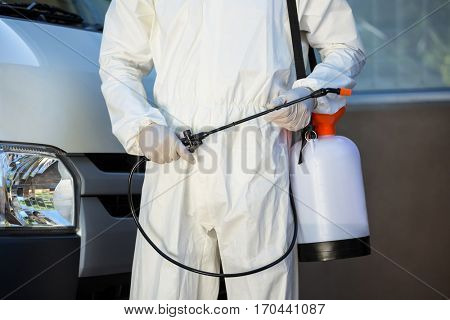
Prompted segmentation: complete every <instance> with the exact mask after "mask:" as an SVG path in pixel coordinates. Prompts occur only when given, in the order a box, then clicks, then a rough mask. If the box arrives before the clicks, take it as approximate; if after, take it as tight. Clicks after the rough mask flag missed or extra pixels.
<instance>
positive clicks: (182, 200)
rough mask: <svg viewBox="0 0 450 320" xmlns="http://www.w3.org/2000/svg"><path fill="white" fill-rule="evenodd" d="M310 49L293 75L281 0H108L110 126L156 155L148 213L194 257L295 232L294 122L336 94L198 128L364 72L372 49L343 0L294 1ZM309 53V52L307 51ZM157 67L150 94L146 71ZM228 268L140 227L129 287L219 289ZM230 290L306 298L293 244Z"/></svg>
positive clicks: (258, 254) (273, 247)
mask: <svg viewBox="0 0 450 320" xmlns="http://www.w3.org/2000/svg"><path fill="white" fill-rule="evenodd" d="M297 10H298V17H299V21H300V27H301V30H302V31H301V39H302V47H303V52H304V53H305V54H304V56H307V55H306V53H307V52H308V46H309V45H311V46H312V47H314V48H317V49H318V50H319V53H320V55H321V58H322V62H321V63H319V64H318V65H317V66H316V67H315V69H314V71H313V72H312V73H311V74H310V75H309V76H308V77H307V78H305V79H300V80H296V73H295V64H294V59H293V50H292V40H291V34H290V27H289V19H288V11H287V5H286V0H112V2H111V5H110V8H109V10H108V13H107V15H106V21H105V28H104V32H103V42H102V46H101V52H100V65H101V70H100V75H101V79H102V82H103V84H102V92H103V94H104V96H105V100H106V103H107V106H108V110H109V114H110V117H111V122H112V130H113V133H114V135H115V136H116V137H117V138H118V139H119V141H120V142H121V144H122V145H123V146H124V148H125V150H126V151H127V152H128V153H129V154H133V155H144V156H146V157H147V158H148V159H149V160H150V161H149V162H147V166H146V174H145V180H144V186H143V190H142V201H141V207H140V217H139V220H140V223H141V224H142V225H143V227H144V229H145V231H146V232H147V233H148V234H149V236H150V237H151V238H152V239H153V240H154V241H155V242H156V244H157V245H158V246H159V247H160V248H161V250H163V251H164V252H165V253H167V254H168V255H170V256H171V257H172V258H174V259H175V260H177V261H180V262H182V263H183V264H186V265H188V266H191V267H194V268H197V269H201V270H205V271H210V272H219V270H220V264H221V263H222V267H223V272H225V273H235V272H243V271H247V270H251V269H255V268H257V267H260V266H262V265H265V264H267V263H270V262H272V261H273V260H275V259H277V258H278V257H280V256H281V255H282V254H283V253H284V252H285V250H286V249H287V247H288V245H289V243H290V241H291V238H292V233H293V222H292V221H293V220H292V216H291V208H290V201H289V165H288V159H289V147H290V142H291V131H297V130H299V129H301V128H303V127H304V126H305V125H307V124H308V122H309V119H310V114H311V111H312V110H313V109H314V112H318V113H335V112H336V111H337V110H339V108H341V107H343V106H344V105H345V103H346V101H345V99H344V98H343V97H340V96H337V95H334V94H330V95H328V96H326V97H321V98H318V99H317V100H308V101H305V102H303V103H298V104H296V105H294V106H292V107H290V108H286V109H283V110H278V111H276V112H273V113H271V114H270V115H268V116H266V117H265V118H258V119H255V120H252V121H251V122H247V123H245V124H244V125H241V126H238V127H234V128H233V129H230V130H226V131H223V132H220V133H217V134H215V135H213V136H211V137H209V138H207V139H205V141H204V144H203V145H202V146H200V148H198V149H197V150H196V151H195V152H194V153H190V152H189V151H188V150H187V149H186V148H185V147H184V145H183V144H182V143H181V141H180V140H179V138H178V137H179V136H180V133H181V132H182V131H183V130H185V129H191V130H192V132H194V133H198V132H201V131H205V130H207V129H210V128H213V127H218V126H221V125H225V124H228V123H230V122H232V121H236V120H239V119H241V118H243V117H245V116H249V115H252V114H255V113H257V112H260V111H263V110H265V109H267V108H272V107H274V106H276V105H279V104H282V103H285V102H287V101H291V100H293V99H297V98H300V97H303V96H305V95H307V94H309V93H310V92H311V90H316V89H319V88H322V87H347V88H352V87H353V86H354V85H355V80H354V78H355V76H356V75H357V74H358V73H359V71H360V69H361V68H362V66H363V64H364V61H365V56H364V53H363V51H362V47H361V44H360V41H359V39H358V35H357V32H356V29H355V22H354V18H353V15H352V11H351V9H350V7H349V5H348V4H347V2H346V1H345V0H314V1H313V0H297ZM305 63H306V60H305ZM152 68H155V70H156V74H157V76H156V80H155V85H154V89H153V90H154V91H153V94H154V102H149V101H148V100H147V98H146V92H145V89H144V86H143V84H142V81H141V80H142V78H143V77H144V76H146V75H147V74H148V73H149V71H150V70H151V69H152ZM218 288H219V279H218V278H213V277H207V276H201V275H198V274H196V273H192V272H189V271H186V270H184V269H181V268H179V267H177V266H175V265H173V264H171V263H169V262H167V261H166V260H164V259H163V258H162V257H160V256H159V255H158V253H157V252H156V251H155V250H154V249H153V248H152V247H151V246H150V245H149V244H148V243H147V242H146V241H145V239H144V238H143V237H142V236H141V234H139V233H138V235H137V238H136V247H135V254H134V261H133V269H132V284H131V297H130V298H131V299H216V298H217V294H218ZM226 289H227V294H228V298H229V299H297V298H298V279H297V256H296V252H295V250H294V251H293V253H292V254H290V255H289V256H288V258H287V259H285V260H284V261H282V262H281V263H279V264H277V265H276V266H274V267H272V268H270V269H268V270H266V271H263V272H261V273H257V274H254V275H250V276H246V277H239V278H227V279H226Z"/></svg>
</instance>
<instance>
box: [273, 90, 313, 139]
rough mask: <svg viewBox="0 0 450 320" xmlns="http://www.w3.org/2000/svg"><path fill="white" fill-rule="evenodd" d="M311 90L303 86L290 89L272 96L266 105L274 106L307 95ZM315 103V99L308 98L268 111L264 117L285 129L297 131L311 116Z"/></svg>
mask: <svg viewBox="0 0 450 320" xmlns="http://www.w3.org/2000/svg"><path fill="white" fill-rule="evenodd" d="M311 92H312V90H310V89H308V88H303V87H299V88H294V89H291V90H289V91H287V92H286V93H284V94H282V95H280V96H278V97H276V98H274V99H273V100H272V101H271V102H270V104H269V106H268V107H269V108H275V107H277V106H279V105H282V104H285V103H287V102H291V101H294V100H297V99H300V98H302V97H304V96H307V95H309V94H310V93H311ZM316 104H317V101H316V99H308V100H305V101H302V102H300V103H297V104H294V105H292V106H290V107H286V108H283V109H281V110H278V111H274V112H272V113H269V114H268V115H266V116H265V117H264V119H266V120H267V121H271V122H273V123H275V124H276V125H278V126H280V127H282V128H285V129H287V130H290V131H298V130H300V129H303V128H304V127H306V126H307V125H308V123H309V120H310V118H311V112H312V110H313V109H314V108H315V107H316Z"/></svg>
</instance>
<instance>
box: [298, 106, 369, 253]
mask: <svg viewBox="0 0 450 320" xmlns="http://www.w3.org/2000/svg"><path fill="white" fill-rule="evenodd" d="M344 112H345V108H341V109H340V110H339V111H338V112H337V113H335V114H333V115H326V114H313V116H312V123H313V126H314V131H315V132H316V133H317V136H316V138H315V139H309V140H308V141H307V142H306V145H304V148H303V150H302V162H301V163H300V164H299V156H300V151H301V149H302V143H301V141H299V142H297V143H296V144H295V145H294V146H292V149H291V163H290V174H291V189H292V193H293V199H294V203H295V209H296V213H297V216H298V221H299V233H298V243H299V246H298V249H299V260H300V261H327V260H334V259H343V258H351V257H357V256H363V255H367V254H370V246H369V225H368V219H367V209H366V201H365V194H364V185H363V177H362V170H361V160H360V155H359V151H358V148H357V147H356V145H355V144H354V143H353V142H352V141H351V140H350V139H348V138H345V137H342V136H336V135H335V127H334V125H335V123H336V122H337V120H338V119H339V118H340V117H341V116H342V114H343V113H344Z"/></svg>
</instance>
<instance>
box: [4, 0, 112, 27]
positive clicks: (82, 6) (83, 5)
mask: <svg viewBox="0 0 450 320" xmlns="http://www.w3.org/2000/svg"><path fill="white" fill-rule="evenodd" d="M110 2H111V0H37V1H32V0H0V16H9V17H14V18H19V19H24V20H34V21H42V22H47V23H52V24H59V25H66V26H71V27H76V28H82V29H87V30H92V31H102V30H103V21H104V19H105V14H106V11H107V10H108V6H109V4H110Z"/></svg>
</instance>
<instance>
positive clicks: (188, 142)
mask: <svg viewBox="0 0 450 320" xmlns="http://www.w3.org/2000/svg"><path fill="white" fill-rule="evenodd" d="M329 93H334V94H337V95H340V96H351V94H352V90H351V89H347V88H323V89H319V90H316V91H313V92H311V93H310V94H309V95H307V96H304V97H302V98H299V99H296V100H293V101H290V102H287V103H285V104H282V105H279V106H277V107H275V108H272V109H267V110H264V111H262V112H259V113H256V114H254V115H251V116H249V117H246V118H243V119H241V120H237V121H234V122H231V123H229V124H226V125H224V126H221V127H218V128H215V129H213V130H210V131H205V132H200V133H197V134H192V132H191V130H185V131H183V137H182V138H180V139H181V142H182V143H183V144H184V145H185V146H186V148H187V149H188V150H189V151H190V152H194V151H195V150H196V149H197V148H198V147H199V146H200V145H201V144H202V143H203V139H205V138H206V137H208V136H210V135H212V134H213V133H217V132H219V131H223V130H226V129H228V128H231V127H234V126H237V125H239V124H241V123H244V122H247V121H250V120H253V119H256V118H259V117H261V116H264V115H266V114H268V113H271V112H274V111H277V110H280V109H284V108H287V107H290V106H292V105H294V104H296V103H299V102H302V101H305V100H308V99H313V98H319V97H323V96H326V95H327V94H329Z"/></svg>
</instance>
